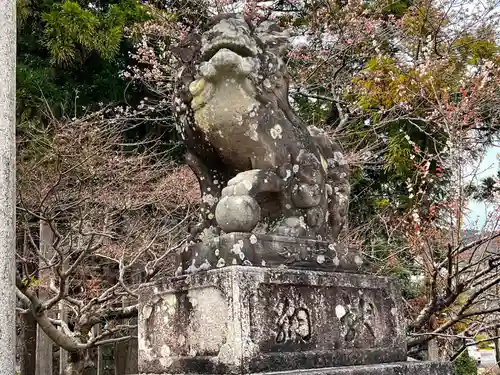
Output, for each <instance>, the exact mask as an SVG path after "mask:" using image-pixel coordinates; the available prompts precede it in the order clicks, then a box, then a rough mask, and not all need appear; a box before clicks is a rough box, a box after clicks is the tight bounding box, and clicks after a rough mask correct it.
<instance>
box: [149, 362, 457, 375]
mask: <svg viewBox="0 0 500 375" xmlns="http://www.w3.org/2000/svg"><path fill="white" fill-rule="evenodd" d="M451 374H452V369H451V364H450V363H443V362H400V363H390V364H379V365H365V366H350V367H328V368H322V369H307V370H292V371H280V372H267V373H260V374H255V375H451ZM141 375H153V374H141ZM154 375H156V374H154ZM162 375H170V374H167V373H164V374H162Z"/></svg>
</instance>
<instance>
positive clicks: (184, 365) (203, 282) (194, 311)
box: [139, 266, 406, 374]
mask: <svg viewBox="0 0 500 375" xmlns="http://www.w3.org/2000/svg"><path fill="white" fill-rule="evenodd" d="M395 285H396V283H395V281H394V280H393V279H389V278H385V277H374V276H368V275H358V274H349V273H333V272H320V271H307V270H290V269H272V268H256V267H245V266H230V267H224V268H220V269H216V270H210V271H206V272H200V273H196V274H193V275H188V276H180V277H177V278H174V279H171V280H169V281H168V282H166V283H163V284H154V285H147V286H145V287H144V288H143V289H142V291H141V293H140V297H139V370H140V371H141V372H143V373H151V374H164V373H169V374H185V373H199V374H245V373H252V372H253V373H256V372H269V371H278V370H280V371H286V370H296V369H308V368H324V367H332V366H350V365H364V364H375V363H390V362H398V361H404V360H406V345H405V342H406V336H405V330H404V321H403V310H402V306H401V298H400V293H399V289H398V288H397V287H396V286H395ZM317 371H320V370H317ZM321 371H323V370H321ZM332 371H333V370H332ZM332 374H333V373H332ZM339 374H340V373H339ZM382 374H385V373H382ZM387 374H390V373H387Z"/></svg>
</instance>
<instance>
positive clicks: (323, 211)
mask: <svg viewBox="0 0 500 375" xmlns="http://www.w3.org/2000/svg"><path fill="white" fill-rule="evenodd" d="M288 40H289V35H288V33H287V32H286V31H285V30H282V29H281V28H280V27H278V26H277V25H276V24H275V23H273V22H270V21H265V22H263V23H261V24H260V25H258V26H254V25H252V24H251V22H248V21H247V20H245V18H244V17H243V16H241V15H235V14H228V15H223V16H220V17H218V18H216V19H214V21H213V22H212V24H211V25H210V26H209V27H208V29H207V30H206V31H205V32H204V33H203V34H202V36H201V38H200V36H199V35H194V34H193V35H190V36H189V37H188V38H187V39H186V41H185V43H184V45H181V46H179V48H178V49H176V50H175V51H174V52H175V53H176V55H177V56H178V57H179V58H180V59H181V60H182V61H183V63H184V66H183V69H182V70H181V72H180V74H179V80H178V82H179V87H178V91H177V95H176V98H175V100H174V104H175V110H176V112H177V114H178V116H179V125H180V126H179V131H180V133H181V136H182V138H183V140H184V142H185V144H186V147H187V155H186V159H187V162H188V164H189V166H190V167H191V169H192V170H193V171H194V173H195V174H196V176H197V178H198V181H199V183H200V188H201V192H202V201H203V208H202V218H201V220H200V224H199V225H198V227H197V228H196V229H195V230H194V231H193V233H192V235H193V242H195V243H196V242H200V243H201V244H198V245H196V244H195V245H192V246H191V247H189V248H188V249H187V252H186V254H185V256H184V258H183V259H184V263H183V264H184V266H183V271H185V272H189V271H194V270H198V269H206V268H210V267H215V266H223V265H225V264H226V262H228V261H230V259H232V261H231V263H230V264H235V263H236V264H252V265H254V264H255V262H256V261H257V262H258V261H261V263H262V264H259V265H264V263H265V259H264V258H263V255H262V254H261V255H259V256H257V255H255V254H257V253H265V252H266V251H267V252H272V249H271V248H272V247H273V244H272V243H273V241H274V242H275V240H276V239H277V238H279V239H281V240H284V238H288V239H289V240H291V239H293V238H295V242H297V241H298V242H301V241H302V242H303V243H306V242H307V243H309V245H308V246H306V248H308V249H309V248H310V247H311V243H312V242H311V241H313V242H314V246H313V247H316V248H317V247H318V246H317V243H319V242H321V243H325V241H329V242H330V243H334V242H335V240H336V239H337V237H338V234H339V232H340V230H341V229H342V227H343V226H344V224H345V222H346V216H347V207H348V195H349V185H348V181H347V177H348V176H347V174H348V168H347V163H346V161H345V159H344V157H343V155H342V152H341V150H340V147H338V145H336V144H334V143H333V142H332V141H331V140H330V139H329V138H328V137H327V136H326V134H325V133H323V132H322V131H321V130H320V129H318V128H315V127H306V126H305V124H304V123H303V122H302V121H301V119H300V118H299V117H298V116H297V115H296V114H295V112H294V111H293V109H292V107H291V105H290V103H289V101H288V94H289V92H288V84H289V76H288V73H287V70H286V65H285V63H284V61H283V56H284V54H285V53H286V51H287V48H288ZM273 236H274V237H273ZM257 240H258V241H257ZM221 241H222V243H224V241H226V242H227V241H229V242H227V243H226V245H224V244H222V245H221ZM266 241H267V242H266ZM304 241H305V242H304ZM308 241H309V242H308ZM318 241H319V242H318ZM257 242H259V244H260V245H262V244H264V245H262V246H261V248H259V249H253V250H252V251H251V252H250V253H252V254H253V255H252V256H253V258H252V256H249V254H248V252H247V254H245V252H242V251H241V248H244V247H245V246H247V245H248V246H250V247H252V246H253V247H255V246H257V245H256V243H257ZM298 242H297V243H298ZM302 242H301V243H302ZM230 244H232V245H230ZM265 244H268V245H265ZM235 246H236V249H234V247H235ZM253 247H252V248H253ZM257 247H258V246H257ZM224 248H227V249H228V250H227V251H228V252H230V253H231V255H229V254H221V252H223V249H224ZM238 249H239V250H238ZM307 251H309V250H307V249H306V252H307ZM209 253H210V255H209ZM211 253H213V254H211ZM196 254H197V255H196ZM200 254H201V255H200ZM305 257H306V258H307V255H305ZM302 258H304V256H302ZM302 258H301V259H302ZM332 259H333V263H335V259H334V258H333V257H332ZM337 259H338V258H337ZM245 262H247V263H245ZM276 262H277V263H279V261H277V260H276ZM318 263H322V262H320V261H319V260H318Z"/></svg>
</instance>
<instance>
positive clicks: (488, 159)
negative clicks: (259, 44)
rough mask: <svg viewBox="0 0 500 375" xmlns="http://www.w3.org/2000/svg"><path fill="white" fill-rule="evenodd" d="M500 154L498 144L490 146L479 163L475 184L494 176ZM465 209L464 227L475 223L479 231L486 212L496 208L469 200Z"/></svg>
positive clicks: (499, 143)
mask: <svg viewBox="0 0 500 375" xmlns="http://www.w3.org/2000/svg"><path fill="white" fill-rule="evenodd" d="M499 154H500V142H496V144H495V145H494V146H491V147H490V148H489V149H488V151H487V152H486V154H485V155H484V158H483V160H482V161H481V163H480V165H479V168H478V173H477V176H476V177H475V178H474V181H475V182H476V183H477V182H479V180H482V179H483V178H485V177H488V176H493V175H496V173H497V171H498V169H499V158H498V155H499ZM467 208H468V209H469V210H470V212H469V213H468V214H467V215H466V219H465V223H464V224H465V226H466V227H471V226H475V225H474V222H475V221H476V220H478V222H477V229H480V228H482V227H483V226H484V224H485V220H486V216H487V215H488V212H491V211H492V210H494V209H495V208H496V205H494V204H492V203H490V204H485V203H483V202H476V201H474V200H470V201H469V203H468V205H467Z"/></svg>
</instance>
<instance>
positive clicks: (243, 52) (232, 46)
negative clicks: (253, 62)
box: [202, 41, 255, 61]
mask: <svg viewBox="0 0 500 375" xmlns="http://www.w3.org/2000/svg"><path fill="white" fill-rule="evenodd" d="M222 49H228V50H230V51H232V52H234V53H235V54H237V55H239V56H240V57H254V56H255V52H254V51H252V50H251V49H250V48H249V47H247V46H245V45H244V44H238V43H231V42H227V41H221V42H219V43H214V44H213V45H212V46H210V48H208V49H207V50H206V51H205V52H204V53H203V56H202V59H203V61H209V60H210V59H211V58H212V57H214V56H215V55H216V54H217V52H219V51H220V50H222Z"/></svg>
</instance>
